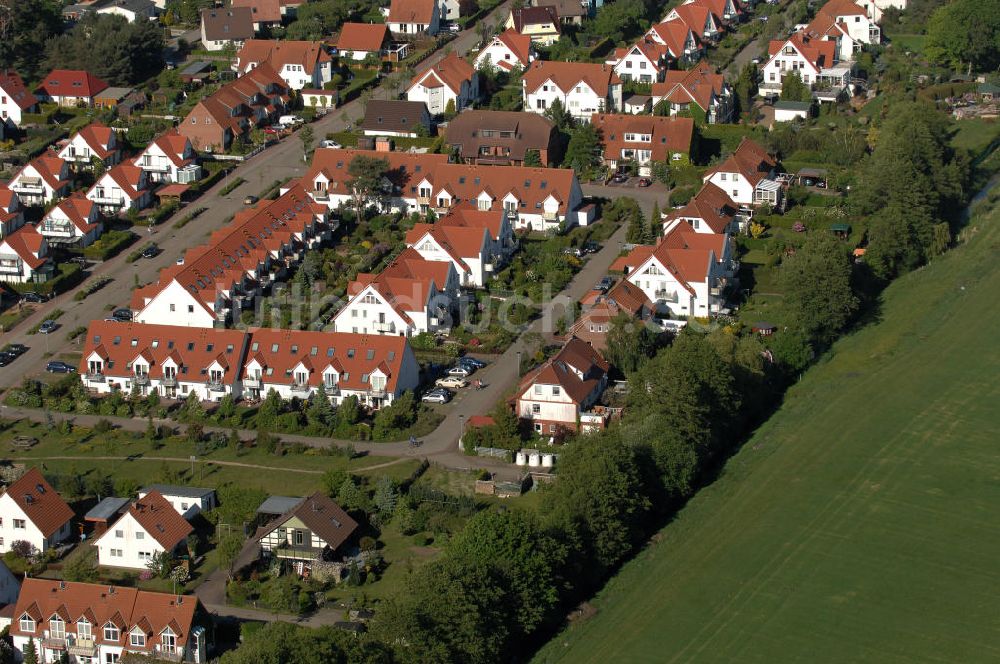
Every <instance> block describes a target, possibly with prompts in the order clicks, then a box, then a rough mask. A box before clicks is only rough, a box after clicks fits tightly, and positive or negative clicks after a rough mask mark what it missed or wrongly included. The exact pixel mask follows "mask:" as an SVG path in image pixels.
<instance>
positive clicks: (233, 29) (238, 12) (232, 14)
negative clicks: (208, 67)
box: [201, 7, 254, 51]
mask: <svg viewBox="0 0 1000 664" xmlns="http://www.w3.org/2000/svg"><path fill="white" fill-rule="evenodd" d="M253 35H254V30H253V10H252V9H251V8H250V7H216V8H214V9H202V10H201V43H202V44H204V46H205V49H206V50H208V51H221V50H222V49H224V48H226V47H227V46H229V45H230V44H232V45H233V46H234V47H236V48H240V47H241V46H243V43H244V42H245V41H247V40H248V39H253Z"/></svg>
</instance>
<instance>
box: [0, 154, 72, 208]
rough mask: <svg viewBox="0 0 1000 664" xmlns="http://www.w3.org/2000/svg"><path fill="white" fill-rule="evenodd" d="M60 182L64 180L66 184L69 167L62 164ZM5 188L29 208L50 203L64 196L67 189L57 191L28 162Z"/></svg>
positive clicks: (63, 187)
mask: <svg viewBox="0 0 1000 664" xmlns="http://www.w3.org/2000/svg"><path fill="white" fill-rule="evenodd" d="M60 180H64V181H66V182H67V184H68V181H69V167H68V166H66V165H65V164H63V172H62V173H61V175H60ZM7 186H8V187H9V188H10V190H11V191H13V192H14V193H16V194H17V197H18V198H19V199H21V202H22V203H24V204H25V205H29V206H40V205H45V204H46V203H51V202H52V201H54V200H55V199H56V198H60V197H62V196H64V195H65V194H66V189H67V186H66V185H63V186H61V187H59V188H58V189H56V188H55V187H53V186H52V185H51V184H50V183H49V181H48V180H46V179H45V178H43V177H42V176H41V174H40V173H39V172H38V171H37V170H36V169H35V166H34V165H33V164H32V163H30V162H29V163H28V164H27V165H25V167H24V168H22V169H21V170H20V171H18V173H17V175H15V176H14V179H13V180H11V181H10V182H9V183H8V184H7Z"/></svg>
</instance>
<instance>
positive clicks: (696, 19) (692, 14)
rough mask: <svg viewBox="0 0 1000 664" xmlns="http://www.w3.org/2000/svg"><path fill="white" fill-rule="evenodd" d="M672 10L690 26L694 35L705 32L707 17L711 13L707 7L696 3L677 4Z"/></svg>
mask: <svg viewBox="0 0 1000 664" xmlns="http://www.w3.org/2000/svg"><path fill="white" fill-rule="evenodd" d="M673 11H674V12H676V13H677V18H678V19H679V20H681V21H683V22H684V24H685V25H687V26H688V27H689V28H691V32H693V33H695V34H696V35H701V34H703V33H704V32H705V24H706V23H708V17H709V15H710V14H711V13H712V12H710V11H709V10H708V8H707V7H703V6H701V5H698V4H690V5H678V6H677V7H674V9H673Z"/></svg>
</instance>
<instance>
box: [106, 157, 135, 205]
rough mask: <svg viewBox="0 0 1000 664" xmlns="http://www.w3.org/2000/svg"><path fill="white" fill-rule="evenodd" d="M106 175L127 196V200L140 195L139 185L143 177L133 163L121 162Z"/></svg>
mask: <svg viewBox="0 0 1000 664" xmlns="http://www.w3.org/2000/svg"><path fill="white" fill-rule="evenodd" d="M107 177H109V178H111V179H112V180H114V181H115V183H116V184H117V185H118V187H119V188H120V189H121V190H122V193H123V194H124V195H125V196H127V197H128V198H129V200H132V201H134V200H136V199H137V198H139V197H140V196H142V190H141V189H140V187H141V186H142V182H143V177H144V176H143V170H142V169H141V168H139V167H138V166H136V165H135V164H132V163H130V162H122V163H121V164H118V165H117V166H114V167H113V168H112V169H111V170H110V171H108V172H107ZM98 184H99V183H98ZM94 186H95V187H96V186H97V185H96V184H95V185H94Z"/></svg>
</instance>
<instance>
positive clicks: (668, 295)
mask: <svg viewBox="0 0 1000 664" xmlns="http://www.w3.org/2000/svg"><path fill="white" fill-rule="evenodd" d="M653 295H654V297H655V299H657V300H660V301H663V302H672V303H674V304H676V303H677V302H678V300H679V298H678V296H677V291H670V290H667V289H665V288H661V289H660V290H658V291H656V292H655V293H653Z"/></svg>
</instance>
